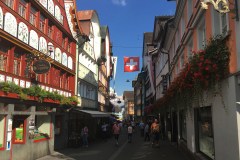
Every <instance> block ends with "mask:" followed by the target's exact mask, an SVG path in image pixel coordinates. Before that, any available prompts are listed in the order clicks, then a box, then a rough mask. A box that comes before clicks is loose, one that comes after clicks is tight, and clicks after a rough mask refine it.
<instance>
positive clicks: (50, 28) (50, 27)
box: [48, 23, 53, 38]
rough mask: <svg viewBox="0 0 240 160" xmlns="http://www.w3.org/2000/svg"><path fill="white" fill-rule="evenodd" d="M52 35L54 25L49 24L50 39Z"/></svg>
mask: <svg viewBox="0 0 240 160" xmlns="http://www.w3.org/2000/svg"><path fill="white" fill-rule="evenodd" d="M52 33H53V30H52V24H51V23H49V24H48V37H49V38H52Z"/></svg>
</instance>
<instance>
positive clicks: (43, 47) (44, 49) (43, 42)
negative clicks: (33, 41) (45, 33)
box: [39, 37, 48, 54]
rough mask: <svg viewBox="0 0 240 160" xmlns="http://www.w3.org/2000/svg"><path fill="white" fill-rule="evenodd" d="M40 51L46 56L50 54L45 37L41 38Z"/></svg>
mask: <svg viewBox="0 0 240 160" xmlns="http://www.w3.org/2000/svg"><path fill="white" fill-rule="evenodd" d="M39 51H40V52H42V53H44V54H47V53H48V51H47V41H46V39H45V38H43V37H40V38H39Z"/></svg>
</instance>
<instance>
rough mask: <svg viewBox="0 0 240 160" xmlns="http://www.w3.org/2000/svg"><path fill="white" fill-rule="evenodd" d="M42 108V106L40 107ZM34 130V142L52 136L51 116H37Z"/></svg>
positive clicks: (32, 135) (32, 136)
mask: <svg viewBox="0 0 240 160" xmlns="http://www.w3.org/2000/svg"><path fill="white" fill-rule="evenodd" d="M40 108H41V107H40ZM34 125H35V126H34V132H33V133H32V134H31V138H32V139H34V142H38V141H41V140H46V139H49V138H50V136H51V135H50V131H51V116H49V115H44V116H42V115H41V116H40V115H37V116H35V122H34Z"/></svg>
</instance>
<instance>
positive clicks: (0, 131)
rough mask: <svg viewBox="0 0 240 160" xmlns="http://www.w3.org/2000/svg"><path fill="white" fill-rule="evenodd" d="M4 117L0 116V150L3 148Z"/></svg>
mask: <svg viewBox="0 0 240 160" xmlns="http://www.w3.org/2000/svg"><path fill="white" fill-rule="evenodd" d="M4 127H5V116H4V115H0V149H1V148H4V137H5V136H4V135H5V134H4V132H5V129H4Z"/></svg>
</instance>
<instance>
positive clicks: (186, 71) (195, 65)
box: [145, 35, 230, 113]
mask: <svg viewBox="0 0 240 160" xmlns="http://www.w3.org/2000/svg"><path fill="white" fill-rule="evenodd" d="M227 40H228V37H223V36H221V35H218V36H216V37H212V38H210V40H209V41H208V44H207V45H206V47H205V49H204V50H200V51H193V57H192V58H191V59H190V60H189V62H188V63H186V64H185V66H184V68H183V69H182V71H181V72H180V73H179V75H178V76H177V77H176V78H175V79H174V80H173V81H172V82H171V84H170V86H169V88H168V89H167V91H166V93H165V95H164V96H163V97H162V98H160V99H159V100H158V101H156V103H155V104H154V105H153V106H152V107H151V108H146V109H145V112H147V113H151V112H156V111H157V110H158V109H159V106H170V105H171V104H172V103H177V104H174V105H172V106H177V105H178V106H179V105H180V107H183V108H184V107H186V106H187V107H191V106H192V103H193V101H194V100H201V99H202V98H203V97H202V96H203V93H204V92H205V91H212V92H213V93H215V94H216V93H218V94H220V96H221V85H220V82H221V81H222V80H223V79H225V78H226V77H227V76H228V74H229V61H230V59H229V56H230V51H229V48H228V46H227V44H226V43H227ZM221 97H222V96H221ZM222 102H223V101H222ZM223 103H224V102H223ZM223 105H224V104H223Z"/></svg>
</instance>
